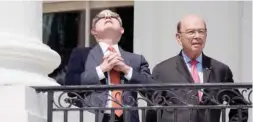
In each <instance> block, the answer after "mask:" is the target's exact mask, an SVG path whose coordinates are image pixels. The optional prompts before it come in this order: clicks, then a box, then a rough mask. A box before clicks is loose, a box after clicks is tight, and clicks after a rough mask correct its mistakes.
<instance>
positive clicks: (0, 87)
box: [0, 1, 60, 122]
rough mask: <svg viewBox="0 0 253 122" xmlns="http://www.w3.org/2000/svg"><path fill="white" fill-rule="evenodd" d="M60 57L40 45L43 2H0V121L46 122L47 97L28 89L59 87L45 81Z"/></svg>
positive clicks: (50, 80) (45, 46)
mask: <svg viewBox="0 0 253 122" xmlns="http://www.w3.org/2000/svg"><path fill="white" fill-rule="evenodd" d="M59 64H60V56H59V55H58V54H57V53H56V52H55V51H53V50H51V49H50V48H49V47H48V46H47V45H45V44H43V43H42V2H39V1H29V2H28V1H27V2H23V1H1V2H0V97H1V100H0V108H1V109H0V119H1V120H2V121H6V122H46V121H47V97H46V94H45V93H36V91H35V90H34V89H33V88H30V87H29V86H42V85H46V86H49V85H58V84H57V83H56V81H55V80H53V79H51V78H49V77H48V74H49V73H51V72H52V71H53V70H54V69H55V68H56V67H58V65H59Z"/></svg>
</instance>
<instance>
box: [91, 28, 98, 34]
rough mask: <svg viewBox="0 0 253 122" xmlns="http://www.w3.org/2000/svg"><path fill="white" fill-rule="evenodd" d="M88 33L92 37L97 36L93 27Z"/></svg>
mask: <svg viewBox="0 0 253 122" xmlns="http://www.w3.org/2000/svg"><path fill="white" fill-rule="evenodd" d="M90 33H91V34H92V35H96V34H97V32H96V30H95V28H94V27H93V28H92V29H91V30H90Z"/></svg>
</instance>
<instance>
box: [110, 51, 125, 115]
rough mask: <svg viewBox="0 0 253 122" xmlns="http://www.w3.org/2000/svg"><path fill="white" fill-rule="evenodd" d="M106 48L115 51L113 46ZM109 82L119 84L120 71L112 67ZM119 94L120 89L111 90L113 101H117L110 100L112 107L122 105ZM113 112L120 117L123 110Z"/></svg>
mask: <svg viewBox="0 0 253 122" xmlns="http://www.w3.org/2000/svg"><path fill="white" fill-rule="evenodd" d="M108 50H109V51H110V52H116V50H115V49H114V48H113V47H109V48H108ZM110 83H111V84H112V85H114V84H120V73H119V72H118V71H115V70H114V69H112V70H111V71H110ZM121 96H122V91H121V90H113V91H112V99H113V100H114V101H117V102H119V103H116V102H114V101H112V107H113V108H119V107H121V105H122V100H121ZM115 114H116V115H117V116H118V117H120V116H121V115H122V114H123V110H122V109H120V110H115Z"/></svg>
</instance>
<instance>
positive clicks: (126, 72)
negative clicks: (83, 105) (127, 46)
mask: <svg viewBox="0 0 253 122" xmlns="http://www.w3.org/2000/svg"><path fill="white" fill-rule="evenodd" d="M91 33H92V34H93V35H94V37H95V39H96V41H97V43H98V44H97V45H96V46H94V47H92V48H76V49H74V50H73V52H72V54H71V57H70V60H69V64H68V69H67V74H66V84H67V85H104V84H107V85H114V84H145V83H149V81H151V80H152V78H151V74H150V69H149V65H148V62H147V61H146V60H145V58H144V57H143V56H141V55H137V54H133V53H130V52H126V51H124V50H123V49H121V48H120V47H119V46H118V42H119V40H120V38H121V35H122V34H123V33H124V29H123V27H122V20H121V18H120V17H119V15H118V14H117V13H114V12H112V11H110V10H103V11H101V12H100V13H99V14H98V15H97V16H96V17H95V18H94V19H93V21H92V30H91ZM115 91H116V90H115ZM115 91H106V92H100V93H95V92H93V93H91V94H88V95H87V96H85V99H88V100H87V101H89V103H87V104H89V105H90V104H91V103H92V106H98V107H119V104H120V105H122V104H123V105H129V104H131V103H129V102H131V101H129V100H127V99H129V97H132V98H137V93H136V92H130V91H124V92H123V93H122V91H121V90H118V91H116V92H117V93H115ZM108 94H109V95H108ZM122 94H124V95H123V100H121V96H122ZM118 96H120V97H118ZM109 99H112V100H109ZM115 99H116V100H115ZM115 101H118V104H117V103H115ZM133 105H134V106H137V103H135V104H133ZM111 112H113V111H103V112H102V114H100V115H102V117H100V120H99V122H109V119H110V117H111V116H112V115H114V114H112V113H111ZM114 112H115V119H116V120H117V122H123V115H124V114H125V113H123V111H122V110H116V111H114ZM128 115H129V116H130V117H129V119H130V122H139V116H138V111H131V112H128Z"/></svg>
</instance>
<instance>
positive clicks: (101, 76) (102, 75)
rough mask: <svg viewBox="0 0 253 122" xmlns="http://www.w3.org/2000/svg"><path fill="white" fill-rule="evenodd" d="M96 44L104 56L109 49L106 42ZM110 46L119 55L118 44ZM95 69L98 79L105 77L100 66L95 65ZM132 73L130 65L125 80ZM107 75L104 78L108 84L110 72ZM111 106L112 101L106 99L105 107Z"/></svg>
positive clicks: (107, 53)
mask: <svg viewBox="0 0 253 122" xmlns="http://www.w3.org/2000/svg"><path fill="white" fill-rule="evenodd" d="M98 44H99V46H100V47H101V49H102V51H103V54H104V56H105V55H109V54H110V51H109V50H108V47H109V45H108V44H106V43H104V42H99V43H98ZM112 47H113V48H114V49H115V50H116V52H117V53H119V55H120V51H119V47H118V45H117V44H116V45H113V46H112ZM96 71H97V74H98V77H99V80H102V79H104V78H105V75H104V73H103V71H102V69H101V68H100V66H97V67H96ZM132 74H133V68H132V67H130V70H129V72H128V74H125V75H124V77H125V78H126V79H127V80H130V79H131V78H132ZM107 75H108V76H107V78H108V79H107V80H106V82H107V84H108V85H110V74H109V72H107ZM109 95H111V91H109ZM108 99H111V97H110V96H108ZM111 106H112V101H108V102H107V104H106V107H111ZM105 113H110V111H105Z"/></svg>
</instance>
